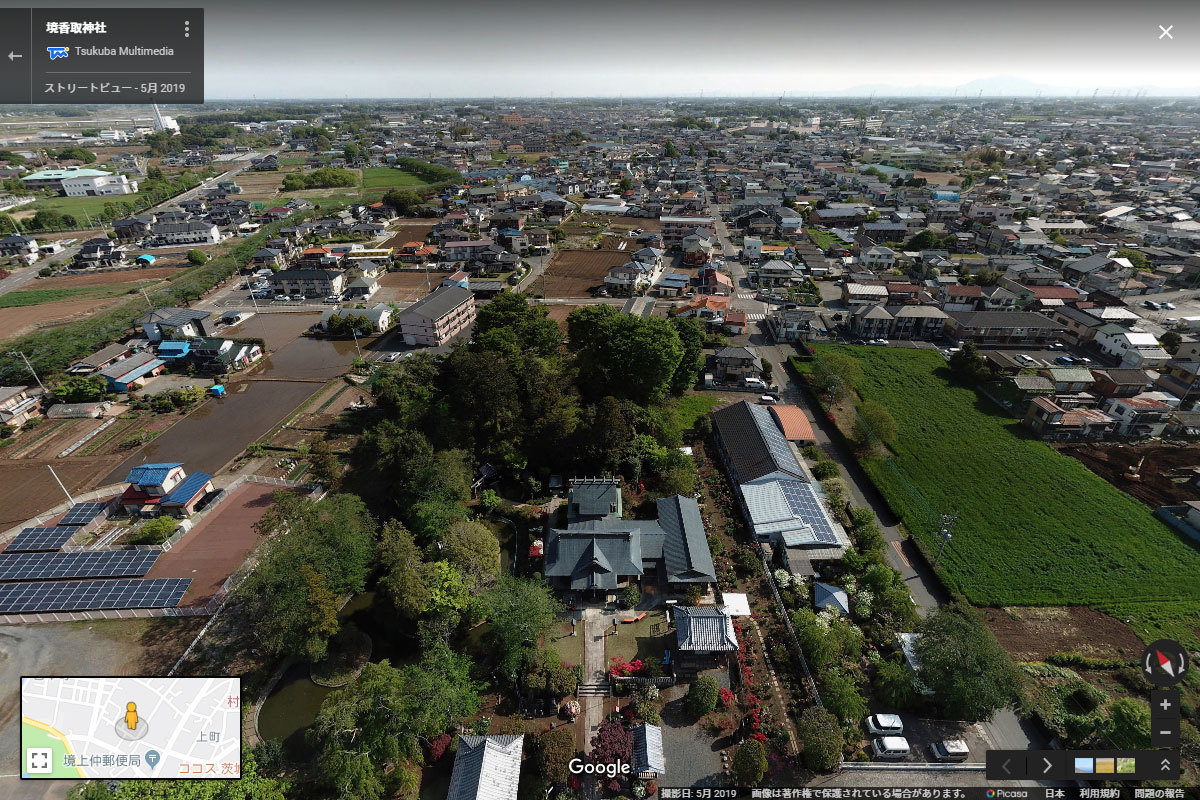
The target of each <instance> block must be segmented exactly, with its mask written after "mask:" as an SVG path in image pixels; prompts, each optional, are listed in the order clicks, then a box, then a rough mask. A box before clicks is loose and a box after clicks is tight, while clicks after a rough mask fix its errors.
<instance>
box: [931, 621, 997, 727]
mask: <svg viewBox="0 0 1200 800" xmlns="http://www.w3.org/2000/svg"><path fill="white" fill-rule="evenodd" d="M917 632H918V633H919V634H920V636H919V637H918V639H917V641H916V644H915V648H916V654H917V660H918V661H919V662H920V664H921V669H920V673H919V675H918V677H919V678H920V679H921V682H922V683H924V684H925V685H926V686H928V687H929V689H930V690H932V691H933V693H934V696H935V697H936V699H937V701H938V703H939V704H940V705H941V707H942V709H943V710H944V711H945V712H946V713H949V714H951V715H953V718H955V719H962V720H967V721H970V722H976V721H979V720H985V719H991V717H992V715H993V714H995V713H996V711H998V710H1000V709H1002V708H1007V707H1008V706H1009V705H1010V704H1011V703H1012V702H1013V698H1014V697H1015V694H1016V688H1017V673H1016V668H1015V667H1014V666H1013V663H1012V659H1010V658H1009V655H1008V653H1007V652H1006V651H1005V650H1004V648H1003V647H1001V646H1000V643H999V642H997V641H996V637H995V636H993V635H992V632H991V631H990V630H988V627H987V626H986V625H985V624H984V623H983V621H982V619H980V617H979V613H978V612H977V611H975V610H974V609H972V608H970V607H969V606H966V605H963V604H957V603H956V604H954V605H950V606H942V607H941V608H938V609H937V610H936V611H934V612H933V613H931V614H930V615H929V616H928V617H926V618H925V619H924V620H923V621H922V622H921V624H920V625H919V626H918V628H917Z"/></svg>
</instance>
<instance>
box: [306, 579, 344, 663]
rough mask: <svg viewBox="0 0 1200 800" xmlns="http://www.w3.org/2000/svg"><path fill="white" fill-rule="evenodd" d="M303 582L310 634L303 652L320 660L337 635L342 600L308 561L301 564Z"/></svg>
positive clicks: (311, 657) (312, 659)
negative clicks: (331, 640)
mask: <svg viewBox="0 0 1200 800" xmlns="http://www.w3.org/2000/svg"><path fill="white" fill-rule="evenodd" d="M299 578H300V582H301V583H302V584H303V586H304V600H305V612H306V614H307V619H306V620H305V621H304V623H303V624H304V626H305V628H306V629H307V633H308V638H307V641H306V643H305V648H304V656H305V657H306V658H307V659H308V660H309V661H314V662H315V661H320V660H322V659H324V658H325V656H326V655H328V647H329V640H330V639H332V638H333V637H334V636H337V633H338V630H339V628H340V626H339V625H338V609H339V608H340V607H341V603H340V602H339V601H338V596H337V595H335V594H334V593H333V592H331V591H329V581H328V580H326V578H325V575H324V574H322V573H320V572H317V571H316V570H315V569H313V568H312V567H311V566H310V565H308V564H302V565H301V566H300V575H299Z"/></svg>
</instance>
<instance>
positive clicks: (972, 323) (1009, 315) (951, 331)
mask: <svg viewBox="0 0 1200 800" xmlns="http://www.w3.org/2000/svg"><path fill="white" fill-rule="evenodd" d="M948 316H949V319H948V320H946V334H947V335H948V336H949V337H950V338H952V339H954V340H955V341H958V342H964V341H968V340H970V341H974V342H975V343H976V344H978V345H982V346H989V345H990V346H995V345H1018V346H1031V345H1045V344H1049V343H1050V342H1053V341H1055V340H1056V339H1058V338H1059V336H1060V335H1061V334H1062V331H1063V327H1062V326H1061V325H1059V324H1058V323H1057V322H1054V321H1053V320H1051V319H1050V318H1049V317H1046V316H1043V315H1042V314H1036V313H1033V312H1028V311H952V312H949V313H948Z"/></svg>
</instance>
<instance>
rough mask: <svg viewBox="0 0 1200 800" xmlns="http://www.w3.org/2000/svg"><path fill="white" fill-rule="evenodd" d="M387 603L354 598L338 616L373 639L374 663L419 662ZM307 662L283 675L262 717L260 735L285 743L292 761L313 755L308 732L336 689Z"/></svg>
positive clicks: (365, 594)
mask: <svg viewBox="0 0 1200 800" xmlns="http://www.w3.org/2000/svg"><path fill="white" fill-rule="evenodd" d="M387 606H388V604H387V603H380V604H379V605H378V606H377V605H376V604H375V592H363V593H362V594H358V595H355V596H354V597H353V598H351V600H350V602H349V603H347V604H346V605H345V607H344V608H343V609H342V611H341V613H340V614H339V615H338V616H339V618H340V619H341V621H342V624H343V625H344V624H346V623H348V622H352V623H353V624H354V625H356V626H357V627H358V629H359V630H361V631H363V632H364V633H366V634H367V635H368V636H370V637H371V641H372V643H373V650H372V653H371V661H373V662H379V661H382V660H383V659H385V658H386V659H388V660H389V661H390V662H391V663H392V665H393V666H398V665H400V664H404V663H407V662H409V661H415V660H416V659H417V656H418V653H417V652H416V648H415V647H414V646H413V643H412V641H411V640H409V639H403V638H400V637H397V636H395V635H394V633H393V632H394V626H393V625H392V624H390V622H391V612H390V609H389V608H388V607H387ZM309 666H310V665H309V664H308V663H307V662H305V663H300V664H293V665H292V666H290V667H288V669H287V670H286V671H285V672H284V673H283V677H281V678H280V679H279V682H278V683H277V684H275V688H274V689H272V690H271V694H270V696H269V697H267V699H266V701H265V702H264V703H263V706H262V710H261V711H260V712H259V715H258V733H259V735H260V736H261V737H262V738H264V739H278V740H280V741H281V742H283V747H284V752H285V753H286V754H287V756H288V758H290V759H292V760H295V761H303V760H306V759H308V758H309V757H310V756H311V755H312V751H311V749H310V748H309V747H308V744H307V742H306V741H305V739H304V733H305V731H306V730H307V729H308V727H309V726H310V725H312V724H313V722H314V721H315V720H316V718H317V712H318V711H320V710H321V703H322V702H324V700H325V698H326V697H327V696H329V693H330V692H333V691H335V690H334V689H330V688H327V687H325V686H318V685H317V684H315V683H313V682H312V680H311V679H310V677H309Z"/></svg>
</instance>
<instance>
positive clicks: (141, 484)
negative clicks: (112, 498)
mask: <svg viewBox="0 0 1200 800" xmlns="http://www.w3.org/2000/svg"><path fill="white" fill-rule="evenodd" d="M125 481H126V482H127V483H128V484H129V486H127V487H126V488H125V491H124V492H122V493H121V496H120V497H119V498H117V504H118V505H119V506H120V507H121V508H122V509H123V510H124V511H126V512H127V513H129V514H133V515H141V516H147V515H151V516H154V515H158V514H171V515H174V516H189V515H190V514H192V513H193V512H194V511H195V510H196V506H197V505H198V504H199V502H200V501H201V500H202V499H204V497H205V496H206V495H207V494H209V493H210V492H212V491H213V485H212V475H209V474H208V473H206V472H195V473H192V474H191V475H188V474H187V472H185V471H184V469H183V464H182V463H179V462H174V463H156V464H139V465H138V466H136V467H134V468H133V469H131V470H130V471H129V475H127V476H126V477H125Z"/></svg>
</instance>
